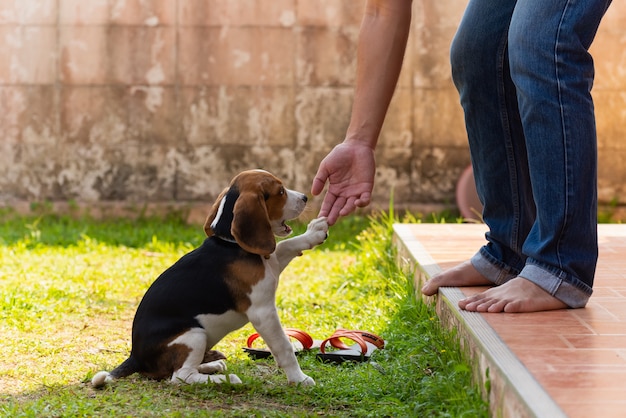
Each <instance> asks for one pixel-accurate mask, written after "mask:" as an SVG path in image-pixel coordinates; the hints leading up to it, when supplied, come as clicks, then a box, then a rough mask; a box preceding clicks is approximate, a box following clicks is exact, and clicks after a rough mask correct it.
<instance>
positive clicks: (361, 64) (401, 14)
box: [311, 0, 412, 225]
mask: <svg viewBox="0 0 626 418" xmlns="http://www.w3.org/2000/svg"><path fill="white" fill-rule="evenodd" d="M411 3H412V2H411V0H368V1H367V4H366V6H365V7H366V8H365V15H364V17H363V22H362V24H361V29H360V32H359V39H358V46H357V69H356V84H355V91H354V102H353V105H352V113H351V117H350V124H349V126H348V129H347V131H346V137H345V139H344V141H343V142H342V143H341V144H339V145H337V146H335V147H334V148H333V149H332V151H331V152H330V153H329V154H328V155H327V156H326V157H325V158H324V159H323V160H322V162H321V163H320V166H319V169H318V171H317V174H316V175H315V178H314V179H313V184H312V186H311V193H312V194H313V195H319V194H320V193H321V192H322V190H323V189H324V186H325V184H326V182H328V183H329V187H328V191H327V192H326V195H325V196H324V200H323V202H322V206H321V209H320V216H326V217H327V218H328V223H329V224H330V225H332V224H334V223H335V222H336V221H337V219H338V218H339V217H340V216H345V215H348V214H349V213H351V212H352V211H354V210H355V209H356V208H357V207H365V206H367V205H369V203H370V200H371V195H372V190H373V188H374V175H375V172H376V162H375V158H374V150H375V148H376V144H377V142H378V136H379V134H380V130H381V128H382V125H383V122H384V120H385V115H386V114H387V109H388V107H389V103H390V101H391V98H392V96H393V93H394V90H395V87H396V84H397V82H398V76H399V74H400V69H401V67H402V61H403V58H404V52H405V49H406V43H407V39H408V35H409V28H410V23H411Z"/></svg>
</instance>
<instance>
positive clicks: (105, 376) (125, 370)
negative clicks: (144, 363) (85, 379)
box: [91, 356, 139, 389]
mask: <svg viewBox="0 0 626 418" xmlns="http://www.w3.org/2000/svg"><path fill="white" fill-rule="evenodd" d="M138 371H139V364H137V361H136V360H135V359H134V358H133V356H130V357H128V358H127V359H126V360H125V361H124V362H123V363H122V364H120V365H119V366H117V367H116V368H115V369H113V370H112V371H111V372H110V373H109V372H106V371H102V372H98V373H96V374H95V375H94V377H93V378H92V379H91V385H92V386H93V387H94V388H96V389H99V388H102V387H104V386H105V385H106V384H107V383H109V382H111V381H113V379H119V378H120V377H126V376H130V375H131V374H133V373H136V372H138Z"/></svg>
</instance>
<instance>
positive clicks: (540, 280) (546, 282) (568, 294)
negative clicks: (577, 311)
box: [519, 260, 593, 308]
mask: <svg viewBox="0 0 626 418" xmlns="http://www.w3.org/2000/svg"><path fill="white" fill-rule="evenodd" d="M529 261H530V262H529ZM519 276H520V277H523V278H524V279H526V280H530V281H531V282H533V283H534V284H536V285H537V286H539V287H540V288H542V289H543V290H545V291H546V292H548V293H549V294H550V295H552V296H554V297H555V298H557V299H558V300H560V301H561V302H563V303H565V304H566V305H567V306H568V307H570V308H583V307H585V305H586V304H587V302H588V301H589V298H590V297H591V293H592V292H593V289H591V287H589V286H588V285H586V284H585V283H583V282H582V281H580V280H578V279H575V278H573V279H570V280H569V281H566V280H565V279H564V278H562V277H559V276H558V275H555V274H553V273H551V272H549V271H548V270H546V269H544V268H542V267H540V266H538V265H536V264H532V261H531V260H528V261H527V263H526V266H524V268H523V269H522V271H521V272H520V274H519Z"/></svg>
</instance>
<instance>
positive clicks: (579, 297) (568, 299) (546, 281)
mask: <svg viewBox="0 0 626 418" xmlns="http://www.w3.org/2000/svg"><path fill="white" fill-rule="evenodd" d="M470 261H471V263H472V265H473V266H474V268H475V269H476V270H477V271H478V272H479V273H480V274H482V275H483V276H485V277H486V278H487V279H488V280H489V281H491V282H492V283H493V284H494V285H496V286H499V285H501V284H504V283H506V282H508V281H509V280H511V279H513V278H515V277H518V276H519V277H522V278H524V279H526V280H529V281H531V282H533V283H534V284H536V285H537V286H539V287H540V288H542V289H543V290H545V291H546V292H548V293H549V294H550V295H552V296H554V297H555V298H557V299H558V300H560V301H561V302H563V303H564V304H566V305H567V306H568V307H570V308H583V307H584V306H585V305H586V304H587V302H588V301H589V298H590V297H591V293H592V292H593V289H591V288H590V287H589V286H587V285H586V284H585V283H583V282H582V281H580V280H578V279H573V281H566V280H564V279H563V278H562V277H559V276H558V275H555V274H553V273H551V272H549V271H548V270H546V269H544V268H541V267H540V266H538V265H535V264H532V261H531V260H527V263H526V265H525V266H524V268H523V269H522V271H521V272H519V273H516V272H515V271H513V269H511V268H510V267H508V266H506V265H505V264H503V263H501V262H499V261H497V260H495V259H494V258H493V257H492V256H490V255H489V253H487V252H486V251H482V250H481V251H479V252H478V253H476V254H475V255H474V256H473V257H472V258H471V260H470ZM528 261H531V262H530V263H529V262H528Z"/></svg>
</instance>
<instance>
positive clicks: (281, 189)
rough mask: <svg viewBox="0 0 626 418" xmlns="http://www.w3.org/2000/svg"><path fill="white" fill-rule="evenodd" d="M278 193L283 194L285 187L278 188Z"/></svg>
mask: <svg viewBox="0 0 626 418" xmlns="http://www.w3.org/2000/svg"><path fill="white" fill-rule="evenodd" d="M278 194H279V195H281V196H282V195H284V194H285V188H284V187H281V188H280V190H279V191H278Z"/></svg>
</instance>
